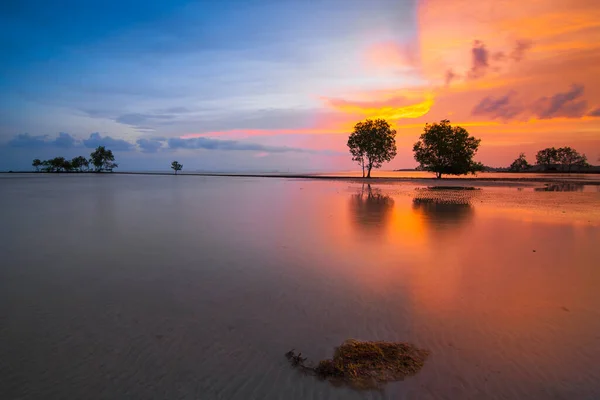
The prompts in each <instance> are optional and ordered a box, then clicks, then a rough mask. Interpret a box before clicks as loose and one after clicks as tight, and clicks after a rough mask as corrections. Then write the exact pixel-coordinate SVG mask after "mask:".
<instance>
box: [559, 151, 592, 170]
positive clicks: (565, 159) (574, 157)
mask: <svg viewBox="0 0 600 400" xmlns="http://www.w3.org/2000/svg"><path fill="white" fill-rule="evenodd" d="M556 161H558V163H559V164H560V165H561V166H562V168H563V170H564V169H567V172H571V168H572V167H573V166H574V165H575V166H577V167H586V166H588V165H589V164H588V163H587V157H586V156H585V154H579V153H578V152H577V151H576V150H574V149H572V148H570V147H561V148H559V149H557V150H556Z"/></svg>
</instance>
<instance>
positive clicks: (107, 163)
mask: <svg viewBox="0 0 600 400" xmlns="http://www.w3.org/2000/svg"><path fill="white" fill-rule="evenodd" d="M90 157H91V158H90V162H91V163H92V165H93V166H94V169H95V171H96V172H102V171H111V172H112V170H113V168H117V167H118V166H119V165H118V164H117V163H115V156H114V155H113V153H112V150H107V149H106V148H105V147H104V146H98V147H97V148H96V150H95V151H94V152H93V153H92V154H90Z"/></svg>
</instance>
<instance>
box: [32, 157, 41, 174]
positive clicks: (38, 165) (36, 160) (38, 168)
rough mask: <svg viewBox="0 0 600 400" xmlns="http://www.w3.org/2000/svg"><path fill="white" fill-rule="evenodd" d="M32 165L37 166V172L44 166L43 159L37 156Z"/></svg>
mask: <svg viewBox="0 0 600 400" xmlns="http://www.w3.org/2000/svg"><path fill="white" fill-rule="evenodd" d="M31 165H32V166H33V167H34V168H35V170H36V172H39V171H40V167H41V166H42V160H40V159H39V158H36V159H34V160H33V162H32V163H31Z"/></svg>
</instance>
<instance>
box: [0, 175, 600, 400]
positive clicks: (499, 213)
mask: <svg viewBox="0 0 600 400" xmlns="http://www.w3.org/2000/svg"><path fill="white" fill-rule="evenodd" d="M4 177H5V176H2V178H4ZM0 185H2V191H3V196H2V197H1V198H0V213H1V214H0V216H1V220H2V221H3V227H8V229H2V230H1V231H0V252H1V254H2V266H1V267H0V398H2V399H40V398H43V399H63V398H86V399H116V398H143V399H165V398H169V399H170V398H182V399H278V398H285V399H448V398H450V399H524V398H527V399H548V398H565V399H590V400H591V399H597V398H600V369H598V367H597V360H598V359H600V336H599V335H600V334H599V332H600V292H599V291H598V290H597V289H598V287H599V286H600V270H599V269H598V268H597V265H598V261H599V260H600V247H599V246H598V243H600V207H598V205H599V204H600V192H598V191H594V190H592V191H587V190H581V191H579V187H577V188H572V189H575V191H567V192H560V191H552V190H536V189H545V188H544V187H520V188H512V187H483V188H481V189H480V190H442V191H435V190H434V191H432V190H429V189H427V188H426V187H425V186H430V185H424V186H423V187H416V186H415V185H410V184H392V185H388V184H381V185H378V184H372V185H371V187H369V186H368V185H363V184H362V183H356V182H352V181H346V180H319V179H262V178H249V177H242V178H223V177H207V176H195V177H186V179H173V177H170V176H147V175H124V174H123V175H121V174H114V175H110V174H104V175H95V174H81V175H78V174H71V175H67V174H65V175H50V174H39V175H32V176H28V177H26V178H13V177H12V176H11V177H10V178H7V179H2V180H0ZM594 189H595V187H594ZM347 338H357V339H360V340H387V341H408V342H411V343H414V344H415V345H417V346H419V347H421V348H425V349H428V350H429V351H430V352H431V355H430V357H429V358H428V360H427V363H426V364H425V366H424V368H423V369H422V371H420V372H419V373H418V374H417V375H416V376H414V377H410V378H407V379H406V380H405V381H402V382H397V383H392V384H389V385H387V386H386V387H385V389H384V390H383V391H382V392H377V391H371V392H356V391H353V390H351V389H348V388H344V387H342V388H339V387H334V386H332V385H331V384H329V383H327V382H320V381H318V380H316V379H314V377H307V376H303V375H302V374H299V373H298V372H297V371H296V370H294V369H292V368H291V367H290V366H289V363H288V362H287V360H286V359H285V357H284V353H285V352H286V351H288V350H290V349H291V348H296V349H301V350H302V352H303V354H304V355H305V356H307V357H309V358H310V359H313V360H318V359H323V358H327V357H329V356H330V355H331V352H332V350H333V348H334V347H335V346H337V345H339V343H341V342H343V341H344V340H345V339H347Z"/></svg>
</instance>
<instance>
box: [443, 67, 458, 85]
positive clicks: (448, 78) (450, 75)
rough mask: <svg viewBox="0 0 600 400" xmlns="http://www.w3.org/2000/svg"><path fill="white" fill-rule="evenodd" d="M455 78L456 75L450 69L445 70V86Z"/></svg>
mask: <svg viewBox="0 0 600 400" xmlns="http://www.w3.org/2000/svg"><path fill="white" fill-rule="evenodd" d="M456 78H458V75H457V74H456V73H455V72H454V71H453V70H452V69H449V70H447V71H446V78H445V82H446V86H448V85H449V84H450V83H452V81H453V80H454V79H456Z"/></svg>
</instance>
